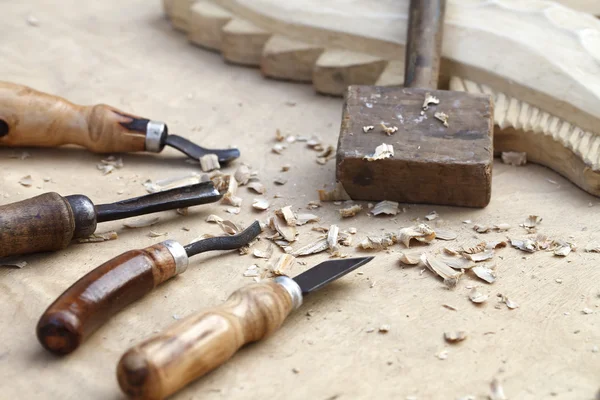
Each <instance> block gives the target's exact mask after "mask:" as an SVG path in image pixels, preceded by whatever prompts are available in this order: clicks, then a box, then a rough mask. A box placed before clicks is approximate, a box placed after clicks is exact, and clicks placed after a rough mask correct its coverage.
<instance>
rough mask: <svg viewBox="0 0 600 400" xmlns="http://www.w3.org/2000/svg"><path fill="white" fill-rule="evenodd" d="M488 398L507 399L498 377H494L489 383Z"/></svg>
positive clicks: (494, 399)
mask: <svg viewBox="0 0 600 400" xmlns="http://www.w3.org/2000/svg"><path fill="white" fill-rule="evenodd" d="M490 390H491V393H490V400H507V398H506V395H505V394H504V389H503V388H502V385H500V382H499V381H498V379H496V378H494V380H493V381H492V382H491V383H490Z"/></svg>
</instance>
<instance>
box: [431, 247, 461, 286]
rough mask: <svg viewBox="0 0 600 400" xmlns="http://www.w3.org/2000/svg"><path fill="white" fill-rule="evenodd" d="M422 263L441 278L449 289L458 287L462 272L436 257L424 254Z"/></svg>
mask: <svg viewBox="0 0 600 400" xmlns="http://www.w3.org/2000/svg"><path fill="white" fill-rule="evenodd" d="M421 261H422V262H423V264H425V266H426V267H427V268H428V269H429V270H430V271H431V272H434V273H435V274H437V275H438V276H440V277H441V278H442V279H443V280H444V283H445V284H446V285H447V286H449V287H454V286H456V284H457V283H458V280H459V279H460V277H461V276H462V275H463V273H462V272H460V271H456V270H455V269H453V268H451V267H450V266H448V265H447V264H446V263H444V262H443V261H441V260H440V259H438V258H437V257H435V256H432V255H427V254H425V253H423V254H421Z"/></svg>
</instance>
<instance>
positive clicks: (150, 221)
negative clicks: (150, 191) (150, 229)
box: [123, 217, 160, 229]
mask: <svg viewBox="0 0 600 400" xmlns="http://www.w3.org/2000/svg"><path fill="white" fill-rule="evenodd" d="M158 221H160V218H159V217H151V218H138V219H136V220H133V221H129V222H125V223H124V224H123V226H124V227H125V228H131V229H135V228H145V227H147V226H152V225H154V224H156V223H157V222H158Z"/></svg>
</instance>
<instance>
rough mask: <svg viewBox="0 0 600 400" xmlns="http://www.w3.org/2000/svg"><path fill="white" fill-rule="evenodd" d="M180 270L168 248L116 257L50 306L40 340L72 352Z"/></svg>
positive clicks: (42, 321)
mask: <svg viewBox="0 0 600 400" xmlns="http://www.w3.org/2000/svg"><path fill="white" fill-rule="evenodd" d="M176 270H177V268H176V261H175V259H174V257H173V254H172V253H171V251H170V250H169V248H168V247H167V246H166V245H165V244H164V243H158V244H156V245H154V246H151V247H147V248H145V249H143V250H131V251H128V252H126V253H123V254H121V255H120V256H118V257H115V258H113V259H112V260H110V261H108V262H106V263H104V264H102V265H101V266H99V267H98V268H96V269H94V270H93V271H91V272H89V273H88V274H87V275H85V276H84V277H83V278H81V279H79V280H78V281H77V282H75V283H74V284H73V285H72V286H71V287H70V288H68V289H67V290H66V291H65V292H64V293H63V294H62V295H60V297H58V299H56V301H55V302H54V303H52V304H51V305H50V307H48V309H47V310H46V311H45V312H44V314H43V315H42V317H41V318H40V320H39V322H38V325H37V337H38V340H39V341H40V343H41V344H42V346H44V348H46V349H47V350H48V351H50V352H52V353H55V354H60V355H62V354H68V353H71V352H72V351H74V350H75V349H76V348H77V347H79V345H80V344H81V343H82V342H83V341H85V339H87V338H88V337H89V336H90V335H91V334H92V333H93V332H94V331H95V330H96V329H98V328H99V327H100V326H102V324H104V323H105V322H106V321H107V320H108V319H109V318H110V317H111V316H113V315H114V314H116V313H117V312H119V311H120V310H121V309H123V308H124V307H125V306H127V305H129V304H131V303H133V302H134V301H136V300H138V299H140V298H141V297H143V296H144V295H146V294H147V293H149V292H150V291H152V289H154V287H156V286H157V285H159V284H160V283H161V282H164V281H166V280H167V279H169V278H171V277H172V276H174V275H176V272H177V271H176Z"/></svg>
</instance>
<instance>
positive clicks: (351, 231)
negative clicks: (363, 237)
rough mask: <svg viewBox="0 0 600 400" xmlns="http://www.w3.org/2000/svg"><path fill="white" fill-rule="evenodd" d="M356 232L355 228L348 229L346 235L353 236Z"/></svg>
mask: <svg viewBox="0 0 600 400" xmlns="http://www.w3.org/2000/svg"><path fill="white" fill-rule="evenodd" d="M356 232H358V230H357V229H356V228H348V233H349V234H351V235H355V234H356Z"/></svg>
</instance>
